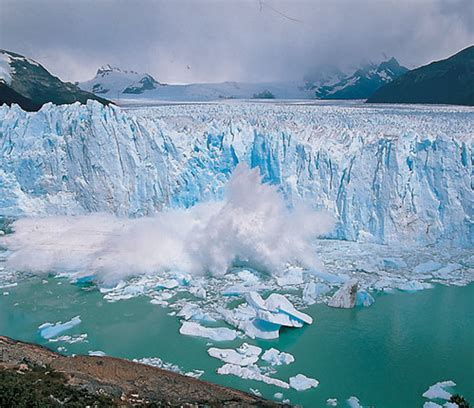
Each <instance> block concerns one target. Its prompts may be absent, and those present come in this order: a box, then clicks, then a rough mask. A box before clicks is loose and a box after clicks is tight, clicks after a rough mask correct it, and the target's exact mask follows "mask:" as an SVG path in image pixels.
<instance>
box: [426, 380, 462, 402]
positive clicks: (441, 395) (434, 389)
mask: <svg viewBox="0 0 474 408" xmlns="http://www.w3.org/2000/svg"><path fill="white" fill-rule="evenodd" d="M455 386H456V383H455V382H454V381H451V380H448V381H441V382H438V383H436V384H434V385H432V386H431V387H430V388H428V390H426V391H425V392H424V393H423V397H425V398H428V399H443V400H447V401H448V400H449V399H450V398H451V393H450V392H448V391H446V388H451V387H455Z"/></svg>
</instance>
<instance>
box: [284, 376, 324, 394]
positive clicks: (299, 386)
mask: <svg viewBox="0 0 474 408" xmlns="http://www.w3.org/2000/svg"><path fill="white" fill-rule="evenodd" d="M318 385H319V381H318V380H315V379H313V378H308V377H306V376H305V375H303V374H298V375H296V376H294V377H290V387H291V388H294V389H295V390H296V391H305V390H308V389H310V388H316V387H317V386H318Z"/></svg>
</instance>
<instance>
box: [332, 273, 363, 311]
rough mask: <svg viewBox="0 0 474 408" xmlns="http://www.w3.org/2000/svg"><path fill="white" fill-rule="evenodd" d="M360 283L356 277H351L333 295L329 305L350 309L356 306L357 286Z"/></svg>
mask: <svg viewBox="0 0 474 408" xmlns="http://www.w3.org/2000/svg"><path fill="white" fill-rule="evenodd" d="M358 286H359V283H358V281H357V280H356V279H350V280H349V281H347V282H346V283H345V284H344V285H342V287H341V288H339V289H338V290H337V292H336V293H335V294H334V295H333V296H332V298H331V299H330V300H329V302H328V306H331V307H340V308H344V309H350V308H352V307H354V306H355V303H356V297H357V288H358Z"/></svg>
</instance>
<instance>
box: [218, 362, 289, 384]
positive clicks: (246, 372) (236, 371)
mask: <svg viewBox="0 0 474 408" xmlns="http://www.w3.org/2000/svg"><path fill="white" fill-rule="evenodd" d="M217 373H218V374H221V375H235V376H237V377H240V378H243V379H244V380H254V381H262V382H264V383H265V384H270V385H275V386H277V387H280V388H285V389H288V388H290V386H289V385H288V383H286V382H284V381H282V380H279V379H277V378H272V377H270V376H268V375H265V374H263V373H262V372H261V370H260V368H259V367H257V366H256V365H249V366H247V367H241V366H239V365H237V364H229V363H227V364H224V365H223V366H222V367H220V368H218V369H217Z"/></svg>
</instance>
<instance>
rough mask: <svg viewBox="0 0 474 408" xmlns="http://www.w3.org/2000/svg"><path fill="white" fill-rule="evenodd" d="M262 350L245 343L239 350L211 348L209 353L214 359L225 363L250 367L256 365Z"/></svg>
mask: <svg viewBox="0 0 474 408" xmlns="http://www.w3.org/2000/svg"><path fill="white" fill-rule="evenodd" d="M261 352H262V349H261V348H260V347H257V346H252V345H250V344H247V343H244V344H242V346H240V347H239V348H238V349H236V350H233V349H219V348H216V347H211V348H210V349H209V350H207V353H208V354H209V355H210V356H211V357H214V358H218V359H219V360H222V361H223V362H224V363H229V364H236V365H239V366H248V365H251V364H255V363H256V362H257V361H258V357H259V355H260V353H261Z"/></svg>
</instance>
